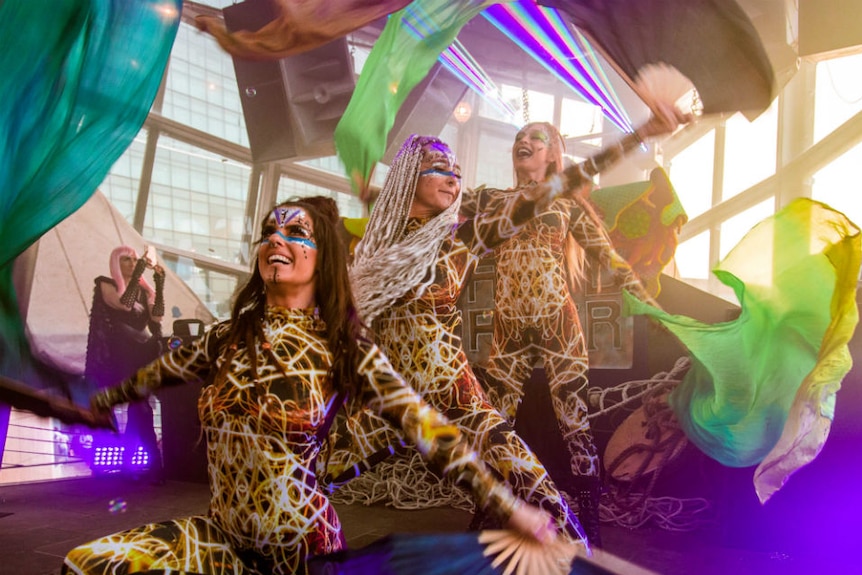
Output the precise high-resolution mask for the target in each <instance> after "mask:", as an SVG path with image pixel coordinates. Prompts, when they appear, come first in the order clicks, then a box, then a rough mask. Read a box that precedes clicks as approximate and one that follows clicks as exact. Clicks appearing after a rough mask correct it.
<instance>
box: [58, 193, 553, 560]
mask: <svg viewBox="0 0 862 575" xmlns="http://www.w3.org/2000/svg"><path fill="white" fill-rule="evenodd" d="M316 205H317V203H316V202H314V201H303V200H301V199H300V200H295V201H288V202H284V203H281V204H279V205H278V206H276V207H275V209H274V210H273V211H272V212H270V213H269V214H268V215H267V217H266V218H265V219H264V221H263V224H262V231H261V235H260V239H259V242H258V251H257V260H256V262H255V264H254V266H253V269H252V271H251V274H250V275H249V279H248V280H247V281H246V283H245V284H244V285H243V286H241V288H240V289H239V291H238V292H237V294H236V297H235V301H234V303H233V307H232V310H231V318H230V319H229V320H226V321H223V322H220V323H217V324H215V325H213V326H212V327H211V328H209V329H208V330H207V332H206V333H205V334H204V336H203V337H202V338H200V339H198V340H196V341H194V342H192V343H191V344H189V345H187V346H185V347H180V348H177V349H175V350H172V351H169V352H168V353H166V354H165V355H163V356H162V357H161V358H159V359H158V360H157V361H156V362H154V363H153V364H151V365H150V366H147V367H145V368H144V370H143V371H145V372H146V373H148V374H150V373H152V374H153V375H154V377H150V378H132V379H129V380H126V381H125V382H123V383H122V384H120V385H119V386H115V387H110V388H106V389H104V390H102V391H101V392H99V393H97V394H96V395H94V396H93V397H92V400H91V404H92V407H93V410H94V411H95V412H96V413H97V414H103V415H105V414H108V413H110V410H111V408H112V406H114V405H117V404H120V403H126V402H130V401H141V400H143V399H145V398H146V396H147V394H148V393H150V392H152V391H153V390H154V389H155V388H157V387H158V386H165V385H176V384H180V383H184V382H203V384H204V385H203V388H202V390H201V394H200V397H199V399H198V413H199V415H200V419H201V426H202V429H203V434H204V436H205V437H206V441H207V459H208V473H209V484H210V491H211V500H210V507H209V513H208V514H207V515H205V516H193V517H188V518H184V519H175V520H172V521H165V522H161V523H153V524H148V525H144V526H142V527H139V528H135V529H131V530H128V531H123V532H120V533H116V534H114V535H109V536H106V537H103V538H101V539H99V540H97V541H93V542H91V543H87V544H84V545H81V546H79V547H77V548H75V549H73V550H72V551H70V552H69V553H68V555H67V556H66V559H65V565H64V572H65V573H79V574H98V575H107V574H112V573H131V572H142V571H151V570H159V571H162V570H164V571H166V572H167V571H169V570H175V571H178V572H183V573H199V574H206V575H243V574H254V575H263V574H276V575H287V574H294V573H296V574H300V575H301V574H303V573H306V571H307V562H308V561H309V560H310V559H311V558H312V556H317V555H324V554H329V553H332V552H335V551H340V550H342V549H343V548H344V544H345V542H344V535H343V533H342V530H341V523H340V521H339V519H338V516H337V515H336V513H335V509H334V508H333V507H332V505H331V504H330V502H329V500H328V498H327V497H326V495H325V494H324V492H323V491H322V490H321V488H320V487H319V485H318V483H317V479H316V475H315V471H316V467H315V461H316V458H317V455H318V453H319V451H320V449H321V447H322V445H323V444H324V442H325V439H326V437H327V434H328V430H329V426H330V424H331V423H332V420H333V419H334V416H335V413H336V412H338V411H339V409H341V407H342V406H343V405H344V404H345V403H348V404H351V405H363V406H366V407H368V408H369V409H371V410H372V411H373V412H374V413H375V414H376V415H378V416H380V417H381V418H383V419H384V420H385V421H388V422H389V423H390V424H392V425H395V426H397V427H398V428H399V429H400V430H401V431H403V433H404V435H405V436H406V437H408V438H409V439H410V441H411V442H412V443H413V444H414V445H415V446H416V448H417V449H418V451H420V452H421V453H422V455H423V456H424V457H426V458H427V459H428V460H430V461H431V462H432V464H433V465H434V466H435V467H436V468H437V469H439V471H440V472H441V473H443V474H444V475H445V476H446V477H448V478H450V479H451V480H453V481H454V482H456V483H458V484H459V485H462V486H464V487H466V488H468V489H470V491H471V492H472V494H473V496H474V498H475V500H476V502H477V505H478V506H479V507H480V508H482V509H486V510H488V511H489V512H492V513H494V514H496V515H497V516H498V517H499V518H500V519H501V520H502V521H507V522H508V525H509V526H511V527H512V528H513V529H515V530H517V531H519V532H521V533H522V534H523V536H524V537H526V538H528V539H529V540H532V541H534V542H535V540H538V541H539V542H542V543H548V544H555V542H556V533H555V530H554V528H553V525H552V523H551V520H550V517H549V516H548V515H547V514H546V513H545V512H543V511H541V510H539V509H536V508H534V507H532V506H529V505H525V504H522V503H521V502H519V501H518V500H517V499H516V498H515V496H514V495H513V494H512V492H511V490H510V489H509V488H508V487H507V486H506V485H505V484H504V483H501V482H499V481H497V480H496V479H495V478H494V477H493V476H492V475H491V474H490V472H489V471H488V470H487V469H486V467H485V465H484V464H483V463H482V461H481V460H480V459H479V458H478V456H477V455H476V453H475V452H473V451H472V450H471V449H470V447H469V445H468V443H467V441H466V439H465V438H464V436H463V435H462V434H461V433H460V432H459V431H458V428H457V427H456V426H454V425H452V424H451V423H450V422H449V421H447V420H446V419H445V417H443V416H442V415H441V414H440V413H439V412H437V411H436V410H434V409H433V408H432V407H431V406H429V405H428V404H427V403H425V402H423V401H422V400H421V399H420V398H419V396H418V395H417V394H416V393H415V392H414V391H413V390H412V389H410V387H409V386H407V385H406V383H405V381H404V379H403V378H402V377H401V376H400V375H399V374H398V373H397V372H396V371H395V370H394V369H393V368H392V366H391V364H390V363H389V361H388V360H387V359H386V357H385V356H384V355H383V354H382V352H381V351H380V349H379V348H378V347H377V346H376V345H375V344H374V343H373V342H372V341H371V340H370V339H369V335H368V333H367V330H366V329H365V327H364V325H363V324H362V322H361V321H360V319H359V314H358V313H357V311H356V308H355V304H354V302H353V297H352V295H351V290H350V282H349V277H348V273H347V263H346V253H345V250H344V247H343V245H342V243H341V239H340V236H339V231H338V229H337V224H336V222H335V221H334V218H332V217H331V216H330V215H323V214H322V213H321V212H319V211H318V210H317V209H316V207H315V206H316ZM546 547H547V546H543V547H542V548H543V549H544V548H546Z"/></svg>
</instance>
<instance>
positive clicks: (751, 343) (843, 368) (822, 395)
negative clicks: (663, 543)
mask: <svg viewBox="0 0 862 575" xmlns="http://www.w3.org/2000/svg"><path fill="white" fill-rule="evenodd" d="M860 252H862V248H860V234H859V228H857V227H856V226H855V225H854V224H853V223H852V222H850V220H848V219H847V217H846V216H844V215H843V214H841V213H839V212H836V211H834V210H832V209H831V208H829V207H828V206H826V205H824V204H821V203H818V202H815V201H813V200H809V199H797V200H794V201H793V202H792V203H791V204H790V205H788V206H787V207H786V208H784V209H783V210H781V211H780V212H779V213H777V214H775V215H774V216H773V217H771V218H769V219H767V220H764V221H763V222H761V223H760V224H758V225H757V226H755V227H754V228H753V229H752V230H751V231H750V232H749V233H748V234H747V235H746V236H745V237H744V238H743V239H742V241H741V242H740V243H739V244H738V245H737V246H736V247H735V248H734V249H733V250H732V251H731V252H730V253H729V254H728V256H727V257H726V258H725V260H724V261H722V262H721V263H720V264H719V265H718V267H717V268H716V269H715V270H714V273H715V275H716V276H717V277H718V278H719V279H720V280H721V281H722V283H724V284H725V285H728V286H730V287H731V288H733V291H734V293H735V294H736V297H737V298H738V300H739V302H740V306H741V314H740V316H739V317H738V318H737V319H735V320H733V321H729V322H726V323H720V324H712V325H709V324H703V323H701V322H698V321H696V320H694V319H691V318H688V317H685V316H679V315H670V314H666V313H664V312H663V311H661V310H658V309H656V308H654V307H652V306H649V305H647V304H643V303H641V302H639V301H638V300H636V299H635V298H633V297H632V296H631V295H629V294H626V304H627V309H628V311H629V312H631V313H636V314H646V315H649V316H651V317H653V318H654V319H656V320H658V321H659V322H660V323H661V324H662V325H664V326H665V327H666V328H667V329H668V330H670V331H671V332H672V333H673V334H674V335H675V336H676V337H677V338H678V339H679V340H680V341H681V342H682V344H683V345H684V346H685V347H686V348H687V349H688V351H689V353H690V355H691V368H690V370H689V371H688V373H687V374H686V376H685V378H684V379H683V381H682V382H681V383H680V385H679V386H678V387H677V388H676V389H675V390H674V391H673V392H672V393H671V395H670V396H669V399H668V401H669V403H670V405H671V407H672V408H673V410H674V413H675V414H676V416H677V418H678V420H679V422H680V424H681V426H682V429H683V430H684V431H685V433H686V435H687V437H688V438H689V439H690V440H691V441H692V442H693V443H694V444H695V445H697V446H698V447H699V448H700V449H701V450H702V451H703V452H704V453H706V454H707V455H709V456H710V457H712V458H714V459H716V460H717V461H719V462H720V463H722V464H724V465H727V466H731V467H746V466H751V465H755V464H758V463H761V462H763V463H762V464H761V467H760V468H758V470H757V471H756V474H755V487H756V490H757V492H758V495H759V497H760V498H761V500H762V501H765V500H766V499H768V497H769V496H770V495H771V494H772V493H774V492H775V491H777V490H778V489H779V488H780V487H781V485H783V483H784V482H785V481H786V480H787V479H788V477H789V476H790V475H791V474H792V473H793V472H794V471H796V470H797V469H799V467H801V466H802V465H805V464H806V463H808V462H809V461H811V460H812V459H813V458H814V457H815V456H816V455H817V453H819V452H820V449H821V448H822V446H823V443H824V442H825V441H826V437H827V435H828V432H829V426H830V423H831V421H832V418H833V413H834V406H835V394H836V392H837V391H838V389H839V388H840V386H841V380H842V379H843V378H844V376H845V375H846V374H847V372H848V371H849V370H850V367H851V365H852V360H851V357H850V352H849V350H848V347H847V344H848V342H849V340H850V338H851V337H852V335H853V332H854V330H855V328H856V324H857V323H858V319H859V318H858V310H857V308H856V297H855V294H856V282H857V278H858V277H859V267H860Z"/></svg>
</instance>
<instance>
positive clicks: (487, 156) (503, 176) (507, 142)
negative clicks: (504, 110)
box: [472, 128, 517, 190]
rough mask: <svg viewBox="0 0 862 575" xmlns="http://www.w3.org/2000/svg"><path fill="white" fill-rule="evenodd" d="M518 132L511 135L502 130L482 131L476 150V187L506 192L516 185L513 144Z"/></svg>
mask: <svg viewBox="0 0 862 575" xmlns="http://www.w3.org/2000/svg"><path fill="white" fill-rule="evenodd" d="M516 133H517V131H516V130H515V129H514V128H513V129H512V130H511V133H510V134H505V133H504V132H503V130H501V129H494V130H490V129H489V130H482V131H481V132H480V134H479V145H478V146H477V148H476V174H475V179H473V180H472V181H474V182H475V185H476V186H479V185H481V184H485V185H486V186H488V187H491V188H499V189H502V190H505V189H507V188H511V187H512V186H513V185H514V184H515V173H514V170H513V168H512V142H513V140H514V138H515V134H516Z"/></svg>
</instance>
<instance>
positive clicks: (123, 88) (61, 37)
mask: <svg viewBox="0 0 862 575" xmlns="http://www.w3.org/2000/svg"><path fill="white" fill-rule="evenodd" d="M181 8H182V1H181V0H151V1H141V0H137V1H133V0H4V1H2V2H0V38H3V50H2V51H0V94H2V95H3V110H2V111H0V133H2V134H3V138H2V140H0V335H2V339H0V375H2V376H6V377H9V378H14V379H17V380H20V381H23V382H24V383H26V384H27V385H30V386H32V387H34V388H48V387H51V385H52V382H50V381H47V382H43V381H40V380H39V377H38V376H37V375H36V371H35V369H34V365H35V361H34V360H33V358H32V356H31V353H30V348H29V345H28V344H27V341H26V338H25V334H24V326H23V324H22V321H21V316H20V313H19V310H18V300H17V297H16V294H15V292H14V286H13V283H12V268H13V263H14V260H15V258H16V256H18V255H19V254H21V253H22V252H23V251H24V250H25V249H26V248H27V247H28V246H30V245H31V244H32V243H34V242H35V241H36V240H38V239H39V237H40V236H42V234H44V233H45V232H47V231H48V230H50V229H51V228H52V227H54V226H55V225H57V224H58V223H59V222H61V221H62V220H63V219H65V218H66V217H68V216H69V215H71V214H72V213H74V212H75V211H76V210H77V209H78V208H80V207H81V206H82V205H83V204H84V203H85V202H86V201H87V199H88V198H90V196H91V195H92V194H93V193H94V192H95V190H96V188H97V186H98V185H99V184H100V183H101V182H102V181H103V180H104V178H105V176H106V175H107V173H108V171H109V170H110V168H111V166H112V165H113V164H114V162H115V161H116V160H117V159H118V158H119V157H120V155H122V153H123V152H124V151H125V150H126V148H127V147H128V146H129V144H130V143H131V142H132V139H133V138H134V137H135V135H136V134H137V133H138V132H139V131H140V129H141V126H142V125H143V123H144V120H145V119H146V116H147V113H148V112H149V109H150V107H151V105H152V102H153V100H154V98H155V96H156V93H157V91H158V88H159V84H160V82H161V79H162V76H163V74H164V71H165V67H166V65H167V61H168V57H169V54H170V50H171V46H172V45H173V40H174V38H175V36H176V32H177V28H178V26H179V21H180V10H181ZM64 288H65V286H57V290H58V291H60V290H62V289H64Z"/></svg>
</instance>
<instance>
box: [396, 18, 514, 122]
mask: <svg viewBox="0 0 862 575" xmlns="http://www.w3.org/2000/svg"><path fill="white" fill-rule="evenodd" d="M416 4H418V3H416V2H414V3H412V4H409V5H408V6H407V7H406V8H405V9H404V11H405V12H404V13H405V17H404V18H403V19H402V20H401V23H402V25H403V26H405V27H406V28H407V29H408V30H409V31H411V32H412V33H413V34H415V35H416V37H417V38H425V37H426V36H428V35H430V34H433V33H434V32H436V28H435V27H434V26H433V25H432V24H430V22H429V20H428V19H427V18H425V17H423V15H422V14H420V13H419V12H418V11H419V10H421V7H419V6H416ZM439 60H440V62H441V63H442V64H443V66H445V67H446V69H447V70H449V71H450V72H452V73H453V74H454V75H455V76H456V77H457V78H459V79H460V80H461V81H462V82H464V83H465V84H466V85H467V86H468V87H469V88H471V89H472V90H473V91H475V92H476V93H477V94H479V95H480V96H481V97H482V98H483V99H484V100H485V101H487V102H489V103H491V104H492V105H494V106H496V107H497V108H498V109H499V110H500V111H501V112H502V113H503V114H504V115H506V116H507V117H514V116H515V109H514V108H513V107H512V105H511V104H509V103H508V102H506V101H505V100H504V99H503V98H502V96H501V94H500V90H499V88H498V87H497V85H496V84H495V83H494V81H493V80H492V79H491V78H490V77H489V76H488V74H486V73H485V71H484V70H483V69H482V67H481V66H480V65H479V63H478V62H476V60H475V59H474V58H473V56H472V55H471V54H470V52H469V51H468V50H467V48H465V47H464V45H463V44H461V42H459V41H458V40H457V39H456V40H455V41H454V42H453V43H452V44H451V45H450V46H449V47H447V48H446V49H445V50H444V51H443V52H442V53H441V54H440V57H439Z"/></svg>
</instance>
